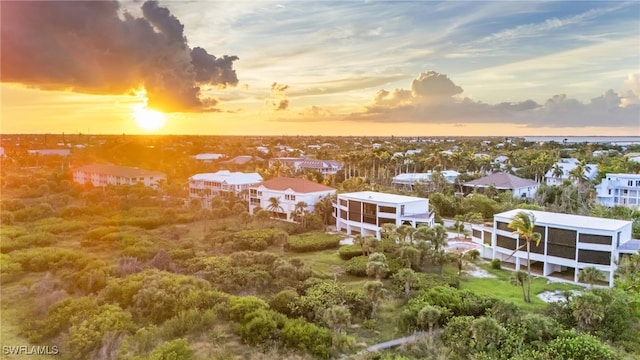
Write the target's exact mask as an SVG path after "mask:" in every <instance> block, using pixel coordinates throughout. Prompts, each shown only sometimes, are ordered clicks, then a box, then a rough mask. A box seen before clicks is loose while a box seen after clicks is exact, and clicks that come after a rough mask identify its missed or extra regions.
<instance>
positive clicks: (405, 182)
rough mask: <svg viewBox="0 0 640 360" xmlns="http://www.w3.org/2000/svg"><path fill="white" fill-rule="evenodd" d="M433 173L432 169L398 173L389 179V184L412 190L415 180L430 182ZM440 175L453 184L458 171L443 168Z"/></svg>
mask: <svg viewBox="0 0 640 360" xmlns="http://www.w3.org/2000/svg"><path fill="white" fill-rule="evenodd" d="M433 173H434V172H433V171H427V172H425V173H405V174H398V175H396V176H394V177H393V179H392V180H391V185H393V186H394V187H396V188H399V189H405V190H412V189H413V185H414V184H415V183H416V182H418V183H424V184H427V183H429V182H431V176H432V175H433ZM440 175H442V177H443V178H444V180H445V181H446V182H448V183H449V184H453V183H454V182H455V181H456V179H457V178H458V176H459V175H460V173H459V172H457V171H454V170H443V171H440Z"/></svg>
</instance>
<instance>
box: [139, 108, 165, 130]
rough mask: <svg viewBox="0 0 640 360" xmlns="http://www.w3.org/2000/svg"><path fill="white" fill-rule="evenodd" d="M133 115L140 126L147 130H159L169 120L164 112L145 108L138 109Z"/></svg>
mask: <svg viewBox="0 0 640 360" xmlns="http://www.w3.org/2000/svg"><path fill="white" fill-rule="evenodd" d="M133 117H134V119H135V120H136V124H138V127H139V128H140V129H142V130H145V131H156V130H159V129H160V128H162V127H163V126H164V124H165V123H166V121H167V119H166V118H165V116H164V114H163V113H161V112H159V111H155V110H150V109H145V108H142V109H136V110H135V112H134V114H133Z"/></svg>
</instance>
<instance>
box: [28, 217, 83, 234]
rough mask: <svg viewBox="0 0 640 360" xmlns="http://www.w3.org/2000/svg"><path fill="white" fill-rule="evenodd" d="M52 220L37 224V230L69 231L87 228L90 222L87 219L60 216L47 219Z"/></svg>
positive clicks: (55, 232)
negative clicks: (70, 218) (62, 217)
mask: <svg viewBox="0 0 640 360" xmlns="http://www.w3.org/2000/svg"><path fill="white" fill-rule="evenodd" d="M47 220H51V221H45V222H44V223H42V224H37V225H36V230H39V231H48V232H50V233H52V234H61V233H69V232H74V231H77V230H83V229H86V228H87V226H89V224H88V223H87V222H86V221H80V220H62V219H59V218H52V219H47Z"/></svg>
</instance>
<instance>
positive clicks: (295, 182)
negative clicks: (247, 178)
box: [256, 177, 335, 194]
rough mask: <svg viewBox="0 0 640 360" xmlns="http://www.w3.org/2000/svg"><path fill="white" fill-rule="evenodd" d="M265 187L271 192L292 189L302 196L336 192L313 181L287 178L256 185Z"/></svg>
mask: <svg viewBox="0 0 640 360" xmlns="http://www.w3.org/2000/svg"><path fill="white" fill-rule="evenodd" d="M259 186H264V187H265V188H267V189H270V190H287V189H291V190H293V191H295V192H297V193H300V194H307V193H313V192H320V191H329V190H335V189H334V188H332V187H330V186H326V185H322V184H318V183H316V182H313V181H309V180H305V179H299V178H285V177H277V178H274V179H271V180H266V181H263V182H261V183H260V184H258V185H256V187H259Z"/></svg>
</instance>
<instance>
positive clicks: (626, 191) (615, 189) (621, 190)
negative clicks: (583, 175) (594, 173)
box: [596, 174, 640, 208]
mask: <svg viewBox="0 0 640 360" xmlns="http://www.w3.org/2000/svg"><path fill="white" fill-rule="evenodd" d="M596 202H597V203H598V204H600V205H604V206H608V207H614V206H625V207H630V208H640V174H607V176H605V177H604V178H603V179H602V182H601V183H600V184H598V185H597V186H596Z"/></svg>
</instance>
